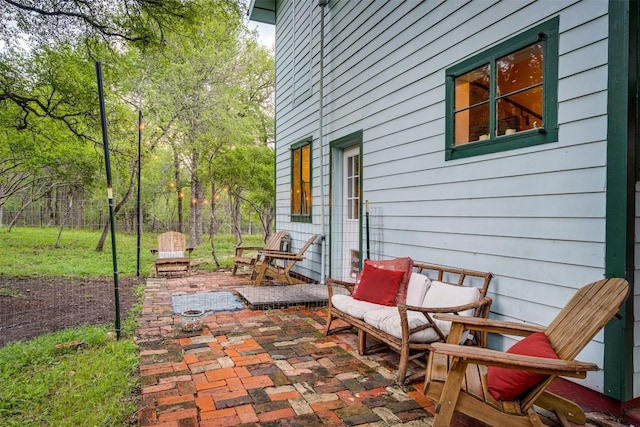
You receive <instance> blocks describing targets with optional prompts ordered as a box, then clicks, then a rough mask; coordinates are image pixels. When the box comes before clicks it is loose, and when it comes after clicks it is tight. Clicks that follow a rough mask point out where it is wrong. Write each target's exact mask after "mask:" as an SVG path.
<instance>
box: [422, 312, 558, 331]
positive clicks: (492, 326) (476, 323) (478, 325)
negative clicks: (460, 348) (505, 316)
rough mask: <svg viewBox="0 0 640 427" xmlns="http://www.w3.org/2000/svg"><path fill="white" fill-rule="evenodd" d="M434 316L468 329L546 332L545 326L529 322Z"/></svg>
mask: <svg viewBox="0 0 640 427" xmlns="http://www.w3.org/2000/svg"><path fill="white" fill-rule="evenodd" d="M434 317H435V318H436V319H438V320H445V321H449V322H453V323H454V324H458V325H462V326H463V327H464V328H466V329H471V330H474V331H481V332H493V333H499V334H506V335H517V336H527V335H531V334H532V333H534V332H544V331H545V330H546V328H545V327H542V326H538V325H532V324H528V323H516V322H505V321H501V320H494V319H482V318H478V317H468V316H456V315H452V314H435V315H434Z"/></svg>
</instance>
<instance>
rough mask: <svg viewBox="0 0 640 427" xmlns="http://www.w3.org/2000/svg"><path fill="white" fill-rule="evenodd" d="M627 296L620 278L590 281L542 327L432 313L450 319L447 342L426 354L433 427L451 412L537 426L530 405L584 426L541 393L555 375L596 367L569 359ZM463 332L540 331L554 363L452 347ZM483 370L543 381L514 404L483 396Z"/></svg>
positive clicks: (571, 410)
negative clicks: (537, 375) (526, 375)
mask: <svg viewBox="0 0 640 427" xmlns="http://www.w3.org/2000/svg"><path fill="white" fill-rule="evenodd" d="M628 293H629V283H628V282H627V281H626V280H624V279H603V280H599V281H597V282H594V283H591V284H589V285H587V286H585V287H583V288H581V289H579V290H578V291H577V292H576V294H575V295H574V296H573V298H571V300H570V301H569V302H568V304H567V305H566V306H565V307H564V308H563V309H562V310H561V311H560V313H558V315H557V316H556V318H555V319H554V320H553V322H551V324H550V325H549V326H548V327H546V328H544V327H539V326H535V325H530V324H519V323H515V322H502V321H497V320H492V319H478V318H475V317H462V316H452V315H435V317H436V318H439V319H442V320H451V321H452V322H453V325H452V327H451V331H450V333H449V337H448V340H447V343H435V344H433V345H432V348H431V353H430V354H429V363H428V366H427V371H426V378H425V385H424V392H425V394H426V395H427V396H429V397H430V398H432V399H434V400H435V401H437V402H438V403H437V404H436V409H435V412H436V415H435V418H434V421H433V427H445V426H449V425H450V422H451V418H452V416H453V412H454V411H458V412H461V413H464V414H466V415H468V416H469V417H471V418H474V419H477V420H479V421H481V422H483V423H485V424H488V425H492V426H509V427H518V426H539V427H542V426H543V424H542V421H541V420H540V417H539V416H538V414H537V413H536V412H535V410H534V407H533V406H534V405H536V406H539V407H541V408H544V409H547V410H549V411H552V412H555V414H556V415H557V417H558V419H559V421H560V422H561V423H562V425H563V426H569V425H571V424H570V423H569V422H573V423H577V424H585V422H586V416H585V414H584V411H583V409H582V408H580V406H578V405H577V404H575V403H574V402H572V401H570V400H567V399H564V398H562V397H560V396H557V395H554V394H552V393H551V392H548V391H546V389H547V387H548V386H549V384H550V383H551V382H552V381H553V379H554V378H555V377H556V376H568V377H575V378H585V377H586V375H587V371H595V370H598V366H597V365H596V364H594V363H585V362H579V361H575V360H574V358H575V357H576V356H577V355H578V353H580V351H581V350H582V349H583V348H584V347H585V346H586V345H587V344H588V343H589V342H590V341H591V340H592V339H593V337H594V336H595V335H596V334H597V333H598V332H599V331H600V330H601V329H602V328H603V327H604V326H605V325H606V324H607V322H609V320H610V319H611V318H613V317H614V316H615V315H616V313H617V312H618V310H619V309H620V307H621V306H622V304H623V302H624V300H625V298H626V297H627V295H628ZM469 329H470V330H479V331H486V332H490V333H500V334H508V335H517V336H527V335H529V334H532V333H534V332H540V331H542V332H544V333H545V334H546V336H547V337H548V339H549V341H550V343H551V346H552V347H553V349H554V350H555V352H556V353H557V355H558V357H559V359H547V358H543V357H534V356H523V355H516V354H511V353H505V352H501V351H495V350H489V349H486V348H480V347H470V346H460V345H456V344H452V343H456V342H459V340H460V338H461V337H462V334H463V333H464V331H465V330H469ZM487 366H497V367H502V368H509V369H516V370H520V371H531V372H538V373H542V374H545V375H548V377H545V379H543V380H542V381H541V382H540V383H538V384H537V385H535V386H534V387H533V388H531V389H529V390H528V391H524V392H523V394H521V395H520V396H519V397H518V398H517V399H516V400H513V401H499V400H496V399H495V398H494V397H493V396H492V395H491V394H490V393H489V392H488V388H487V381H486V380H487V377H486V371H487V369H486V368H487Z"/></svg>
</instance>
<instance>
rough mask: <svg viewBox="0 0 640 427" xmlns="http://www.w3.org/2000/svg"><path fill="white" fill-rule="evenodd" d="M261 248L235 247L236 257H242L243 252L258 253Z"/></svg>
mask: <svg viewBox="0 0 640 427" xmlns="http://www.w3.org/2000/svg"><path fill="white" fill-rule="evenodd" d="M260 249H262V246H236V256H240V255H242V252H243V251H259V250H260Z"/></svg>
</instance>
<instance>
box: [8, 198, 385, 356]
mask: <svg viewBox="0 0 640 427" xmlns="http://www.w3.org/2000/svg"><path fill="white" fill-rule="evenodd" d="M340 211H341V210H340V209H339V208H338V209H336V211H335V212H340ZM80 212H81V215H71V216H69V218H71V219H72V220H69V221H63V224H65V225H64V226H65V227H70V228H85V229H86V228H90V229H101V228H102V227H104V226H105V224H104V222H105V221H106V218H107V216H108V212H107V209H106V208H105V207H104V206H101V204H100V203H98V202H82V209H81V210H80ZM277 212H278V215H279V216H278V218H276V221H278V220H282V219H283V218H287V219H289V218H290V215H289V209H288V206H282V207H281V208H279V209H277ZM15 213H16V212H15V211H14V210H12V209H5V210H4V212H3V214H4V218H5V220H6V219H7V218H13V217H14V215H15ZM61 215H65V213H64V212H62V211H57V212H51V210H50V209H49V208H48V207H47V206H46V201H45V202H43V203H42V204H36V205H33V206H30V207H29V208H28V209H24V210H23V211H22V212H21V214H20V216H19V220H18V221H15V224H14V225H16V226H22V227H36V228H38V227H47V226H52V225H54V224H56V222H58V223H59V222H60V221H61V218H62V217H61ZM66 215H69V213H66ZM147 218H148V217H147ZM117 221H118V224H117V228H118V231H126V230H129V231H130V232H135V215H134V214H133V213H131V212H129V213H127V212H126V211H121V212H120V213H119V215H118V216H117ZM331 221H332V224H331V226H332V229H333V231H332V233H333V237H334V239H333V241H331V239H328V240H327V241H328V245H329V246H328V247H327V248H326V249H327V250H328V252H327V254H328V255H327V257H328V262H329V263H330V265H331V266H332V267H331V271H332V273H333V274H332V277H334V278H341V279H343V280H355V278H356V277H357V274H358V272H359V270H360V268H361V265H362V262H363V260H364V259H366V258H372V259H383V258H385V254H384V247H383V236H382V232H383V231H382V230H383V217H382V212H381V210H379V209H376V208H372V209H371V210H370V212H369V214H368V215H367V214H366V213H363V215H362V217H357V218H353V217H351V218H349V217H347V216H344V215H341V214H336V213H334V214H332V216H331ZM283 222H284V221H283ZM316 225H317V224H316ZM278 226H279V228H282V227H283V225H282V223H281V224H279V225H278ZM311 226H312V227H313V226H314V225H313V224H312V225H311ZM144 228H145V230H149V231H154V228H159V230H157V231H166V230H167V229H170V226H168V225H167V224H166V223H165V224H163V225H162V226H160V225H158V224H147V225H146V226H145V227H144ZM221 228H222V231H221V232H222V233H228V232H230V231H231V229H232V226H231V219H230V218H227V223H226V224H225V225H223V227H221ZM258 228H259V227H258V226H257V225H256V224H252V223H251V222H248V221H247V222H245V223H243V233H252V232H255V231H258ZM302 229H303V227H298V229H297V231H293V232H294V234H299V236H298V237H300V238H302V237H304V233H299V231H300V230H302ZM338 229H339V230H340V233H337V232H335V231H336V230H338ZM327 237H328V236H327ZM25 244H26V245H28V242H25ZM307 255H308V256H309V258H311V254H307ZM317 255H318V256H316V257H315V260H314V262H313V263H312V265H311V266H310V268H311V269H313V270H315V271H316V273H317V272H318V271H319V269H320V268H321V265H320V261H319V258H320V257H319V254H317ZM326 268H328V266H327V267H326ZM338 276H339V277H338ZM143 282H144V279H143V278H135V277H134V278H122V277H121V278H120V284H119V286H120V308H121V313H120V318H121V319H125V318H126V317H127V313H128V310H129V309H130V308H131V307H132V306H133V305H134V304H135V303H136V302H137V297H136V296H135V288H136V286H138V285H139V284H141V283H143ZM114 301H115V296H114V289H113V278H65V277H44V278H43V277H9V276H6V275H3V274H0V346H3V345H6V344H7V343H10V342H13V341H18V340H26V339H30V338H33V337H36V336H39V335H41V334H43V333H48V332H53V331H57V330H61V329H65V328H69V327H75V326H79V325H82V324H86V323H89V324H113V322H114V320H115V302H114Z"/></svg>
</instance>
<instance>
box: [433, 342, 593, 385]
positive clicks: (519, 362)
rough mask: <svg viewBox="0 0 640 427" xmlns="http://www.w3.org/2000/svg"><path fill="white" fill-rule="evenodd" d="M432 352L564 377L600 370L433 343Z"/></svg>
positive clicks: (569, 362)
mask: <svg viewBox="0 0 640 427" xmlns="http://www.w3.org/2000/svg"><path fill="white" fill-rule="evenodd" d="M431 351H433V352H434V353H439V354H445V355H447V356H453V357H458V358H461V359H464V361H465V362H468V363H474V364H477V365H484V366H498V367H501V368H507V369H518V370H523V371H531V372H539V373H541V374H546V375H557V376H564V377H574V378H585V377H586V376H587V372H589V371H597V370H599V369H600V368H598V365H596V364H595V363H588V362H579V361H577V360H562V359H547V358H545V357H536V356H524V355H520V354H510V353H504V352H502V351H496V350H490V349H487V348H482V347H473V346H464V345H456V344H445V343H433V344H432V345H431Z"/></svg>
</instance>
